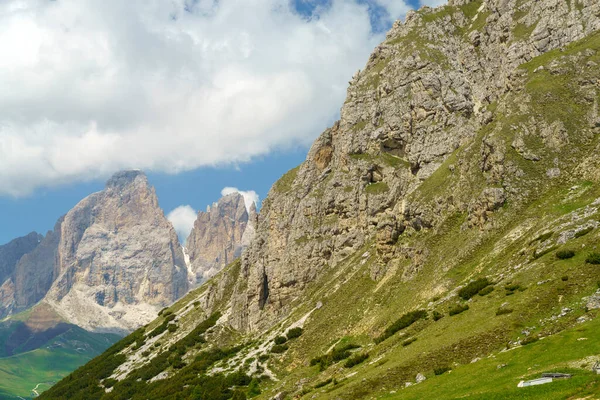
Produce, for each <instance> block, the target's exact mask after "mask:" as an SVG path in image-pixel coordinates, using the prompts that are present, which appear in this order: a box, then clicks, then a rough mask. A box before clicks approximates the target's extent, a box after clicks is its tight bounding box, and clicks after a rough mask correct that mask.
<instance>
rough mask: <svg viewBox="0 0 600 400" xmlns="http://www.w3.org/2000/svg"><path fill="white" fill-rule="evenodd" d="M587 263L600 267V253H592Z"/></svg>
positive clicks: (586, 260)
mask: <svg viewBox="0 0 600 400" xmlns="http://www.w3.org/2000/svg"><path fill="white" fill-rule="evenodd" d="M585 262H586V263H588V264H593V265H600V253H590V254H589V255H588V256H587V258H586V259H585Z"/></svg>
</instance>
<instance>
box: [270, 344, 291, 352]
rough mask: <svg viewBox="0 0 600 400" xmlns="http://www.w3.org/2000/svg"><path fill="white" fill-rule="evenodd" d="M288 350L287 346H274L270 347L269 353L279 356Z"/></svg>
mask: <svg viewBox="0 0 600 400" xmlns="http://www.w3.org/2000/svg"><path fill="white" fill-rule="evenodd" d="M287 349H288V346H287V344H276V345H275V346H273V347H271V353H275V354H281V353H284V352H285V351H286V350H287Z"/></svg>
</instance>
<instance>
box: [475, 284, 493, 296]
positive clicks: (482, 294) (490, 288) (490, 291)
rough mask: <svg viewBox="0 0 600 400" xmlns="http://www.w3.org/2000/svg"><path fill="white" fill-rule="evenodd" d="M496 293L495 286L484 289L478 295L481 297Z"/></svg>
mask: <svg viewBox="0 0 600 400" xmlns="http://www.w3.org/2000/svg"><path fill="white" fill-rule="evenodd" d="M493 291H494V287H493V286H488V287H484V288H483V289H481V290H480V291H479V293H477V294H478V295H480V296H487V295H488V294H490V293H492V292H493Z"/></svg>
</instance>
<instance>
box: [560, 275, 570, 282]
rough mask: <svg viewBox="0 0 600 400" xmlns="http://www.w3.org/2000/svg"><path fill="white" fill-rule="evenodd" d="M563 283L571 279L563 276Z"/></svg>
mask: <svg viewBox="0 0 600 400" xmlns="http://www.w3.org/2000/svg"><path fill="white" fill-rule="evenodd" d="M560 279H561V280H562V281H563V282H566V281H568V280H569V277H568V276H567V275H565V276H563V277H561V278H560Z"/></svg>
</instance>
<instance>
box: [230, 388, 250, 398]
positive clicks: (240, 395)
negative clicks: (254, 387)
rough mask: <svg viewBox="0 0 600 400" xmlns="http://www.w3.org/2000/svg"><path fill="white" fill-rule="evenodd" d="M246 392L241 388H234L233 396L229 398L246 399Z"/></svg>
mask: <svg viewBox="0 0 600 400" xmlns="http://www.w3.org/2000/svg"><path fill="white" fill-rule="evenodd" d="M246 399H247V397H246V393H244V392H243V391H241V390H236V391H235V392H233V397H232V398H231V400H246Z"/></svg>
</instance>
